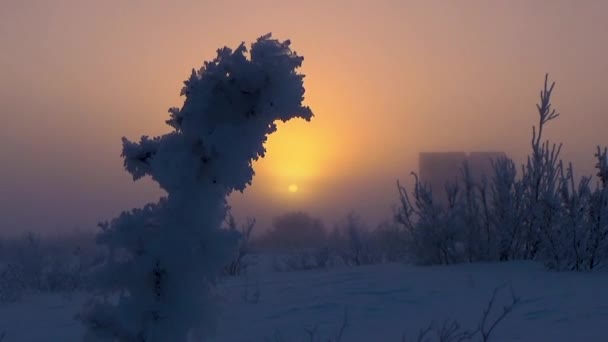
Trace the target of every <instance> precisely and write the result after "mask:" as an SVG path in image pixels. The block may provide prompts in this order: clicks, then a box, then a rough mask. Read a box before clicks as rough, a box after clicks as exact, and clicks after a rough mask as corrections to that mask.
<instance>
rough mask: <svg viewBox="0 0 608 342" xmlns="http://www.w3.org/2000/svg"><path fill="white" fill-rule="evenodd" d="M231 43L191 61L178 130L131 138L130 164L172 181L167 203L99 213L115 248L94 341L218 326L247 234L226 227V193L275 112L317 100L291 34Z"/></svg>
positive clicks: (196, 333) (173, 113)
mask: <svg viewBox="0 0 608 342" xmlns="http://www.w3.org/2000/svg"><path fill="white" fill-rule="evenodd" d="M247 52H248V51H247V48H246V46H245V44H241V45H240V46H239V47H237V48H236V49H235V50H232V49H229V48H227V47H224V48H222V49H219V50H218V51H217V57H216V58H215V59H214V60H212V61H210V62H205V63H204V65H203V67H202V68H201V69H199V70H192V74H191V75H190V77H189V78H188V79H187V80H186V81H185V82H184V84H185V86H184V87H183V89H182V91H181V94H182V95H184V96H185V101H184V104H183V106H182V107H181V109H180V108H171V109H169V113H170V118H169V120H167V124H168V125H169V126H171V127H172V128H173V131H172V132H170V133H168V134H165V135H162V136H158V137H154V138H150V137H148V136H142V137H141V139H140V141H139V142H132V141H129V140H127V139H126V138H123V151H122V156H123V157H124V166H125V169H126V170H127V171H128V172H129V173H131V175H132V176H133V179H134V180H137V179H139V178H142V177H144V176H150V177H151V178H152V179H153V180H154V181H156V182H157V183H158V184H159V185H160V187H161V188H162V189H164V190H165V191H166V193H167V196H166V197H163V198H161V199H160V201H159V202H157V203H151V204H148V205H146V206H145V207H143V208H140V209H133V210H131V211H128V212H123V213H122V214H121V215H120V216H119V217H117V218H115V219H113V220H112V221H110V222H105V223H102V224H100V227H101V232H100V233H99V235H98V237H97V241H98V243H99V244H100V245H103V246H104V247H106V248H107V250H108V258H107V260H106V262H105V264H104V265H103V267H102V268H101V269H99V271H98V272H97V277H96V281H95V282H94V285H95V288H94V290H95V291H94V295H95V296H94V297H93V298H92V299H91V301H90V302H89V303H88V305H86V306H85V308H84V310H83V312H82V313H80V314H79V315H78V317H79V319H80V320H81V321H82V322H83V323H84V324H85V326H86V329H87V332H86V337H85V339H86V340H89V341H142V342H143V341H146V342H153V341H186V339H187V338H190V337H193V338H198V339H201V338H205V337H206V336H209V335H210V334H212V333H213V332H214V327H215V326H216V316H217V307H216V305H215V304H216V303H215V301H214V298H213V293H212V291H211V289H212V286H213V284H214V281H215V280H216V279H217V277H218V276H219V275H220V274H221V273H222V271H223V269H224V267H225V265H226V264H227V263H229V261H230V260H231V259H232V258H233V257H234V256H235V255H236V253H237V248H238V235H237V234H235V233H234V232H231V231H230V230H226V229H222V228H221V227H222V222H223V220H224V218H225V215H226V211H227V204H226V197H227V195H228V194H230V193H231V192H232V191H234V190H239V191H242V190H244V189H245V187H246V186H247V185H248V184H250V183H251V181H252V177H253V175H254V170H253V167H252V162H253V161H254V160H256V159H258V158H260V157H263V156H264V154H265V152H266V150H265V148H264V143H265V142H266V139H267V136H268V135H269V134H271V133H273V132H274V131H276V129H277V126H276V124H275V121H277V120H281V121H287V120H290V119H292V118H296V117H300V118H304V119H306V120H310V119H311V117H312V112H311V110H310V109H309V108H308V107H305V106H303V105H302V101H303V96H304V87H303V77H304V76H303V75H301V74H299V73H298V72H297V69H298V68H299V67H300V66H301V64H302V61H303V58H302V57H300V56H298V55H297V54H296V53H295V52H293V51H292V50H291V48H290V41H289V40H286V41H278V40H275V39H272V38H271V36H270V34H268V35H265V36H263V37H260V38H259V39H258V40H257V41H256V42H255V43H253V44H252V45H251V49H250V51H249V53H247Z"/></svg>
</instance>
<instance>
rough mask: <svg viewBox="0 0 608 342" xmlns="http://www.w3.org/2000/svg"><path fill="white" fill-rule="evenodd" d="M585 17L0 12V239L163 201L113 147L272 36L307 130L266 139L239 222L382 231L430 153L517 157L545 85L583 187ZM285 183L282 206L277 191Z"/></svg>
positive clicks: (217, 9)
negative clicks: (229, 54)
mask: <svg viewBox="0 0 608 342" xmlns="http://www.w3.org/2000/svg"><path fill="white" fill-rule="evenodd" d="M606 11H608V4H607V3H605V2H600V1H585V2H576V1H563V0H559V1H549V0H547V1H534V2H531V1H524V0H521V1H509V2H486V1H481V0H480V1H459V2H445V1H378V2H370V1H335V2H332V3H331V4H328V3H327V2H326V1H310V2H305V3H304V2H295V1H294V2H290V1H286V2H281V4H279V5H277V4H276V2H273V1H257V2H255V5H253V3H252V2H245V1H243V2H242V3H241V4H239V5H238V6H236V5H233V4H227V3H223V2H206V1H181V2H178V3H176V4H173V5H171V6H167V5H166V4H163V5H161V4H151V3H149V2H144V1H132V2H128V3H126V2H122V1H108V2H103V3H102V2H96V3H88V4H85V3H84V2H80V1H67V0H62V1H54V2H43V1H40V2H37V1H31V2H29V1H28V2H18V1H10V2H7V3H5V4H3V5H2V11H1V12H0V46H1V47H2V49H0V51H1V52H0V103H1V104H2V106H1V107H0V119H1V120H2V125H0V160H1V161H2V163H1V165H2V169H1V170H0V232H1V233H15V232H23V231H27V230H33V231H38V232H43V233H53V232H55V231H56V230H66V229H72V228H73V227H81V228H83V229H93V228H94V227H95V224H96V223H97V222H98V221H100V220H106V219H111V218H112V217H115V216H116V215H117V214H118V213H120V211H122V210H127V209H130V208H132V207H139V206H141V205H142V204H144V203H147V202H154V201H156V200H157V198H158V197H159V196H161V195H162V192H161V191H160V190H159V189H158V188H157V187H156V185H154V184H153V183H152V182H150V181H143V182H137V183H134V182H133V181H132V179H131V178H130V176H129V175H128V174H127V173H126V172H124V171H123V169H122V160H121V158H120V148H121V146H120V138H121V137H122V136H127V137H129V138H131V139H137V138H138V137H139V136H140V135H142V134H161V133H165V132H167V131H168V130H169V127H168V126H165V125H164V121H165V120H166V119H167V118H168V114H167V109H168V108H169V107H172V106H180V105H181V103H182V101H183V99H181V98H180V97H179V91H180V88H181V86H182V81H183V80H184V79H185V78H186V77H187V76H188V75H189V73H190V70H191V68H193V67H195V68H198V67H200V65H201V63H202V61H203V60H208V59H210V58H212V57H213V56H214V55H215V50H216V49H217V48H219V47H221V46H223V45H224V44H230V46H231V47H236V46H237V45H238V44H239V43H240V42H241V41H242V40H246V41H252V40H253V39H255V38H256V37H258V36H260V35H262V34H264V33H267V32H273V34H274V36H275V37H277V38H279V39H286V38H289V39H291V40H292V41H293V46H294V49H295V50H296V51H297V52H298V53H299V54H302V55H303V56H305V61H304V66H303V70H302V72H303V73H304V74H306V75H307V77H306V79H305V87H306V90H307V92H306V100H305V103H306V104H307V105H309V106H310V107H311V109H312V110H313V112H314V113H315V117H314V118H313V120H312V122H311V123H310V124H305V123H303V122H290V123H288V124H284V125H282V126H281V127H280V129H279V131H278V133H277V134H276V135H273V136H271V137H270V139H269V141H268V145H267V147H268V153H267V157H266V158H265V159H264V160H260V161H259V162H257V163H256V164H255V169H256V172H257V175H256V177H255V178H254V184H253V186H251V187H250V188H249V189H247V190H246V191H245V193H244V194H238V193H237V194H234V195H233V196H232V197H231V204H232V205H233V207H234V212H235V214H236V215H237V216H239V217H245V216H251V217H255V218H256V219H257V220H258V226H261V227H264V226H267V225H268V224H269V223H270V222H271V220H272V218H273V217H274V216H277V215H279V214H282V213H284V212H285V211H293V210H303V211H306V212H310V213H311V214H312V215H314V216H316V217H320V218H322V219H324V220H325V221H328V222H332V221H336V220H338V219H340V218H341V217H343V216H344V215H345V214H346V213H347V212H349V211H350V210H355V211H356V212H358V213H359V214H360V215H361V216H362V217H363V218H364V220H365V221H367V222H369V223H371V224H374V223H376V222H378V221H381V220H383V219H389V218H390V215H391V205H392V204H393V203H394V202H396V201H397V192H396V189H395V180H396V179H397V178H400V179H408V178H409V177H410V176H409V173H410V171H416V170H417V169H418V164H417V162H418V154H419V153H420V152H429V151H463V152H470V151H504V152H505V153H507V154H508V155H509V156H511V157H513V158H514V159H516V160H517V161H518V162H521V161H522V160H523V157H524V156H525V154H526V152H527V151H528V150H529V148H530V147H529V146H530V137H531V126H532V125H534V124H536V123H537V116H536V112H535V111H536V108H535V103H536V102H537V100H538V91H539V89H540V88H541V86H542V82H543V79H544V75H545V73H546V72H548V73H550V77H551V79H553V80H554V81H556V82H557V85H556V91H555V93H554V105H555V106H556V109H557V110H558V111H559V112H560V113H562V115H561V116H560V117H559V118H558V119H557V120H556V121H552V122H551V123H550V124H549V126H548V131H547V132H546V133H547V137H549V138H550V139H551V140H553V141H556V142H563V143H564V147H563V155H562V156H563V158H564V159H565V160H567V161H572V162H573V163H574V165H575V167H576V169H577V170H578V172H580V173H581V174H588V173H591V172H592V168H593V153H594V151H595V146H596V145H606V135H605V127H607V125H608V116H607V115H606V109H605V108H604V105H603V103H604V97H605V96H606V94H608V86H606V84H605V78H606V75H608V59H606V52H607V47H606V44H605V39H606V38H605V32H608V22H606V21H605V20H604V19H605V18H604V13H606ZM292 184H297V185H298V192H295V193H290V192H289V191H288V188H289V186H290V185H292Z"/></svg>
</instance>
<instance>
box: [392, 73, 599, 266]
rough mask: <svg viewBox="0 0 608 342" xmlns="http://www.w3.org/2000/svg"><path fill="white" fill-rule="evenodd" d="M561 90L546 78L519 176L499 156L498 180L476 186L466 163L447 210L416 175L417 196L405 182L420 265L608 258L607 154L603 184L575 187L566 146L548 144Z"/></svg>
mask: <svg viewBox="0 0 608 342" xmlns="http://www.w3.org/2000/svg"><path fill="white" fill-rule="evenodd" d="M554 86H555V83H552V84H551V85H549V84H548V76H547V77H545V83H544V88H543V89H542V90H541V92H540V103H539V104H537V110H538V117H539V123H538V126H533V127H532V140H531V148H532V151H531V154H530V155H529V156H528V158H527V161H526V163H525V164H524V165H523V166H522V168H521V173H520V174H519V175H518V174H517V169H516V167H515V163H514V162H513V161H512V160H510V159H508V158H499V159H497V160H493V161H492V167H493V174H492V177H490V179H484V180H483V181H482V182H481V183H480V184H474V183H473V182H472V180H471V177H470V171H469V170H468V166H467V165H466V163H465V164H464V165H463V168H462V170H461V171H462V173H461V175H460V178H459V181H458V182H457V183H455V184H447V185H446V192H447V195H448V196H447V197H448V204H447V206H446V205H442V204H439V203H437V202H436V201H434V200H433V193H432V191H431V190H430V188H429V187H428V186H427V185H426V184H422V183H421V182H420V181H419V180H418V178H417V176H416V175H414V176H415V186H414V191H413V196H412V198H413V199H411V198H410V195H409V194H408V192H407V190H406V189H405V188H404V187H402V186H401V185H400V184H399V182H398V183H397V188H398V190H399V195H400V206H399V208H398V210H397V213H396V222H397V223H398V224H400V225H401V226H402V227H403V228H404V230H405V232H406V233H407V240H408V249H409V252H410V255H411V257H412V259H413V261H415V262H417V263H421V264H449V263H454V262H463V261H468V262H473V261H479V260H513V259H536V260H542V261H544V262H545V264H546V265H547V266H548V267H549V268H552V269H570V270H590V269H593V268H595V267H597V266H599V265H601V264H603V263H605V262H606V261H608V190H607V189H606V187H607V185H606V183H607V181H606V179H608V162H607V155H606V150H601V149H600V148H599V147H598V150H597V152H596V158H597V160H598V163H597V165H596V168H597V170H598V173H597V176H598V178H599V181H598V182H597V183H596V185H595V187H593V186H592V182H591V178H590V177H583V178H582V179H581V180H580V182H579V183H578V185H577V184H575V183H576V182H575V180H574V176H573V170H572V165H570V166H569V167H567V168H565V167H564V163H563V162H562V161H561V160H560V158H559V155H560V151H561V144H559V145H558V144H551V143H550V142H549V141H544V140H543V135H542V134H543V131H544V129H545V128H546V125H547V123H548V122H550V121H551V120H553V119H555V118H557V117H558V116H559V113H557V112H556V111H555V110H554V109H552V107H551V95H552V92H553V89H554Z"/></svg>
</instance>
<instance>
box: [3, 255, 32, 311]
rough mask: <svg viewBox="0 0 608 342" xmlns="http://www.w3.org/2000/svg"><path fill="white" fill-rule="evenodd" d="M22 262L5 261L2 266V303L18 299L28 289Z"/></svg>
mask: <svg viewBox="0 0 608 342" xmlns="http://www.w3.org/2000/svg"><path fill="white" fill-rule="evenodd" d="M24 278H25V277H24V272H23V267H22V266H21V264H18V263H5V264H3V265H1V266H0V303H5V302H15V301H18V300H19V299H20V298H21V296H22V295H23V292H24V291H25V290H26V289H27V283H26V282H25V280H24Z"/></svg>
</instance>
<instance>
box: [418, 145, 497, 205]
mask: <svg viewBox="0 0 608 342" xmlns="http://www.w3.org/2000/svg"><path fill="white" fill-rule="evenodd" d="M506 156H507V155H506V154H505V153H504V152H471V153H470V154H467V153H465V152H421V153H420V154H419V160H418V176H419V177H420V181H421V182H422V183H426V184H428V185H429V186H430V187H431V189H432V190H433V198H434V199H435V200H436V201H437V203H440V204H447V195H446V192H445V185H446V184H447V183H452V184H453V183H455V182H457V181H461V180H462V167H463V164H464V162H465V161H466V162H467V163H468V165H469V170H470V171H471V178H472V180H473V182H474V183H477V184H479V183H480V182H481V181H482V179H483V178H484V177H486V178H487V179H488V180H491V178H492V160H497V159H499V158H505V157H506Z"/></svg>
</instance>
